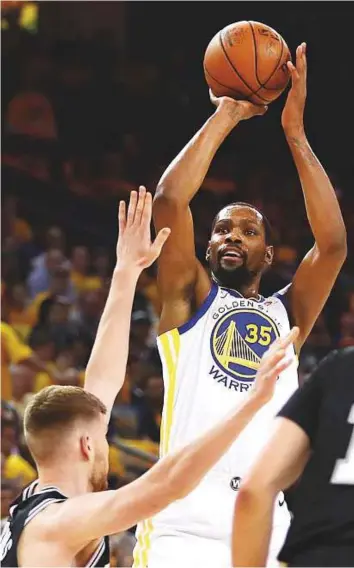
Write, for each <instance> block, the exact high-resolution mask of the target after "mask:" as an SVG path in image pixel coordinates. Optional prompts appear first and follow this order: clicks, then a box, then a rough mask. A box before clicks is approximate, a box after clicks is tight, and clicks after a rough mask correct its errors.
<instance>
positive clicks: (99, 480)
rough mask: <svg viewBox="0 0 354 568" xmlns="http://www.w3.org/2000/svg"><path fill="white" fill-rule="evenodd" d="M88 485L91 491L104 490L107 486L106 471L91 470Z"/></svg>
mask: <svg viewBox="0 0 354 568" xmlns="http://www.w3.org/2000/svg"><path fill="white" fill-rule="evenodd" d="M90 485H91V487H92V492H93V493H98V492H99V491H105V490H106V489H107V488H108V479H107V473H106V472H104V471H99V470H96V471H93V472H92V475H91V477H90Z"/></svg>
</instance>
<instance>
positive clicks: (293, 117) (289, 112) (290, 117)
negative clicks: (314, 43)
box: [281, 43, 307, 134]
mask: <svg viewBox="0 0 354 568" xmlns="http://www.w3.org/2000/svg"><path fill="white" fill-rule="evenodd" d="M287 66H288V69H289V71H290V74H291V89H290V91H289V94H288V97H287V100H286V103H285V106H284V110H283V113H282V116H281V123H282V126H283V128H284V130H285V132H286V133H287V134H288V133H289V132H290V133H291V134H294V133H295V134H297V133H299V132H302V131H303V129H304V110H305V102H306V94H307V87H306V80H307V60H306V43H302V44H301V45H299V47H298V48H297V50H296V67H295V66H294V64H293V63H292V62H291V61H288V62H287Z"/></svg>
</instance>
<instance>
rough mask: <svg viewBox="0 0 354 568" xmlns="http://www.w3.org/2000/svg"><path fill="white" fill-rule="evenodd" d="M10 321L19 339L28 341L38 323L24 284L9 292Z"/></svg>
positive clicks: (19, 284) (13, 287) (15, 286)
mask: <svg viewBox="0 0 354 568" xmlns="http://www.w3.org/2000/svg"><path fill="white" fill-rule="evenodd" d="M7 301H8V321H9V324H10V325H11V326H12V327H13V329H14V330H15V331H16V333H17V334H18V335H19V337H20V338H21V339H22V340H23V341H26V339H27V337H28V334H29V332H30V330H31V328H32V327H33V326H34V325H35V323H36V314H35V313H34V312H33V310H32V309H31V308H30V306H29V301H28V296H27V289H26V286H25V285H24V284H22V283H18V284H15V285H14V286H12V288H10V289H9V290H8V293H7Z"/></svg>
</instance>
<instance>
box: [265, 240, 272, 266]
mask: <svg viewBox="0 0 354 568" xmlns="http://www.w3.org/2000/svg"><path fill="white" fill-rule="evenodd" d="M273 258H274V247H273V246H271V245H270V246H267V248H266V253H265V257H264V262H265V265H266V269H267V268H269V267H270V266H271V265H272V262H273Z"/></svg>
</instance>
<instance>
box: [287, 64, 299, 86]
mask: <svg viewBox="0 0 354 568" xmlns="http://www.w3.org/2000/svg"><path fill="white" fill-rule="evenodd" d="M286 64H287V67H288V69H289V71H290V75H291V80H292V82H293V83H295V82H296V81H297V80H298V79H299V73H298V71H297V69H296V67H295V65H294V64H293V62H292V61H287V63H286Z"/></svg>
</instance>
